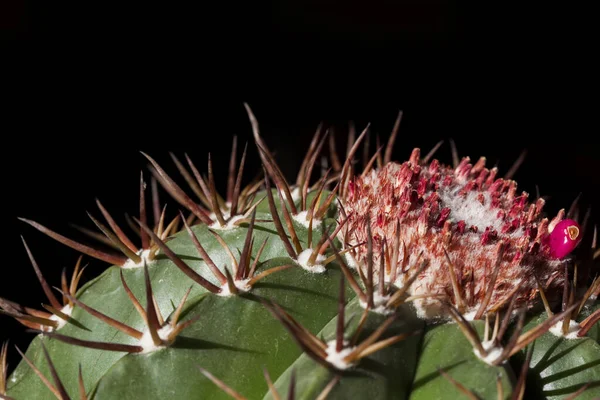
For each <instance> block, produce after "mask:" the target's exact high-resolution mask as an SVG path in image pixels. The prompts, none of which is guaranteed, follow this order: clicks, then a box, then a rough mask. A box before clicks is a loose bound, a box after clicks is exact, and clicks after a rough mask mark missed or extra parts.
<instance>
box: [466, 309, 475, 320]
mask: <svg viewBox="0 0 600 400" xmlns="http://www.w3.org/2000/svg"><path fill="white" fill-rule="evenodd" d="M476 314H477V310H471V311H468V312H466V313H464V314H463V317H464V319H466V320H467V321H473V320H474V319H475V315H476Z"/></svg>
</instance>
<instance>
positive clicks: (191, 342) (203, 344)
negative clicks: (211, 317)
mask: <svg viewBox="0 0 600 400" xmlns="http://www.w3.org/2000/svg"><path fill="white" fill-rule="evenodd" d="M171 347H172V348H174V349H186V350H210V349H222V350H231V351H239V352H242V353H253V354H260V352H259V351H254V350H251V349H242V348H241V347H235V346H228V345H225V344H221V343H215V342H210V341H207V340H202V339H196V338H191V337H186V336H179V337H177V340H175V343H173V345H171Z"/></svg>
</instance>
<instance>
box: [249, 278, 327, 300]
mask: <svg viewBox="0 0 600 400" xmlns="http://www.w3.org/2000/svg"><path fill="white" fill-rule="evenodd" d="M254 288H255V289H259V288H265V289H281V290H286V291H289V290H291V291H296V292H300V293H305V294H311V295H314V296H318V297H323V298H326V299H329V300H337V298H338V297H337V296H332V295H328V294H325V293H321V292H317V291H315V290H310V289H306V288H299V287H296V286H291V285H285V284H282V283H271V282H257V283H256V285H254Z"/></svg>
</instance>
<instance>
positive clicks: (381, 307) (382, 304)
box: [359, 289, 394, 315]
mask: <svg viewBox="0 0 600 400" xmlns="http://www.w3.org/2000/svg"><path fill="white" fill-rule="evenodd" d="M373 290H375V289H373ZM389 299H390V296H389V295H385V296H382V295H381V293H379V292H378V291H376V292H374V293H373V305H374V307H373V308H371V309H370V310H369V311H372V312H374V313H377V314H383V315H388V314H392V313H393V312H394V310H393V309H390V308H388V307H386V304H387V302H388V300H389ZM359 304H360V306H361V307H362V308H364V309H365V310H366V309H367V307H368V304H367V302H365V301H362V300H359Z"/></svg>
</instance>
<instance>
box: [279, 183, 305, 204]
mask: <svg viewBox="0 0 600 400" xmlns="http://www.w3.org/2000/svg"><path fill="white" fill-rule="evenodd" d="M290 194H291V195H292V201H293V202H296V201H298V200H300V195H301V194H302V192H301V191H300V188H299V187H295V188H293V189H292V190H291V191H290ZM307 194H308V193H307ZM281 196H282V197H283V198H284V199H285V200H286V201H288V197H287V194H286V192H284V191H282V192H281Z"/></svg>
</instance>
